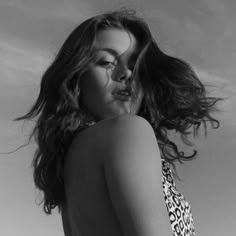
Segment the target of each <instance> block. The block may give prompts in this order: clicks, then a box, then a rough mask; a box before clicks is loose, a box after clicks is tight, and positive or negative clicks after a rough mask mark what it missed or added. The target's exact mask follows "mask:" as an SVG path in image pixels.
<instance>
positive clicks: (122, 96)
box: [114, 93, 131, 101]
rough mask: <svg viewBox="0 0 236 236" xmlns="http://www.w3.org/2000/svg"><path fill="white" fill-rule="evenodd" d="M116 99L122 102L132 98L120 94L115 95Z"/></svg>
mask: <svg viewBox="0 0 236 236" xmlns="http://www.w3.org/2000/svg"><path fill="white" fill-rule="evenodd" d="M114 97H115V98H116V99H118V100H121V101H129V100H130V99H131V96H129V95H124V94H119V93H115V94H114Z"/></svg>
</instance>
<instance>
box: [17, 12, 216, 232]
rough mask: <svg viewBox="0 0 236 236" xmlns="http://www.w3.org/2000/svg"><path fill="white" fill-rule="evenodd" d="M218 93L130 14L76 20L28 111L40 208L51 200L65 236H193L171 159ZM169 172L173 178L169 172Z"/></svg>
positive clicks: (179, 154) (202, 121)
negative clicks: (176, 137)
mask: <svg viewBox="0 0 236 236" xmlns="http://www.w3.org/2000/svg"><path fill="white" fill-rule="evenodd" d="M219 100H220V99H218V98H210V97H207V96H206V91H205V87H204V86H203V84H202V83H201V82H200V81H199V79H198V77H197V76H196V74H195V73H194V71H193V69H192V68H191V67H190V66H189V65H188V64H187V63H186V62H184V61H182V60H180V59H177V58H174V57H171V56H168V55H166V54H165V53H164V52H162V51H161V50H160V48H159V47H158V46H157V44H156V42H155V40H154V38H153V37H152V35H151V32H150V30H149V28H148V26H147V24H146V23H145V22H144V21H143V20H142V19H140V18H139V17H137V16H136V15H135V12H134V11H127V10H120V11H115V12H110V13H105V14H102V15H98V16H95V17H92V18H90V19H88V20H86V21H84V22H83V23H82V24H80V25H79V26H78V27H77V28H76V29H75V30H74V31H73V32H72V33H71V34H70V36H69V37H68V39H67V40H66V41H65V43H64V44H63V46H62V48H61V49H60V51H59V53H58V55H57V56H56V58H55V60H54V61H53V63H52V64H51V65H50V67H49V68H48V69H47V71H46V72H45V74H44V75H43V78H42V81H41V90H40V94H39V97H38V98H37V101H36V103H35V104H34V106H33V107H32V108H31V110H30V111H29V112H28V113H27V114H26V115H25V116H22V117H19V118H17V119H16V120H22V119H31V118H34V117H36V116H37V115H39V117H38V120H37V123H36V126H35V128H34V129H33V131H32V133H31V136H30V138H29V140H30V139H31V137H32V136H34V137H35V139H36V142H37V144H38V149H37V150H36V153H35V157H34V160H33V166H34V181H35V184H36V186H37V187H38V188H39V189H40V190H42V191H43V192H44V199H43V202H44V211H45V213H47V214H51V211H52V209H54V208H55V207H58V209H59V212H61V213H62V220H63V227H64V232H65V235H66V236H78V235H82V236H87V235H89V236H90V235H91V236H93V235H103V236H106V235H109V236H110V235H113V236H116V235H117V236H118V235H119V236H121V235H126V236H131V235H132V236H134V235H135V236H154V235H155V236H158V235H161V236H162V235H187V236H193V235H195V231H194V224H193V218H192V213H191V208H190V205H189V204H188V202H187V201H186V200H185V198H184V196H183V195H182V194H181V193H180V192H179V191H178V190H177V188H176V187H175V183H174V179H173V175H172V170H171V168H170V167H171V166H172V167H173V168H174V173H175V175H176V170H175V164H174V162H176V161H179V162H180V163H182V161H183V160H189V159H191V158H193V157H194V156H195V155H196V151H195V150H194V152H193V154H192V155H191V156H186V155H185V154H184V152H182V151H179V149H178V147H177V145H176V144H175V143H174V142H173V141H171V140H170V138H169V133H168V131H170V130H175V131H176V132H178V133H179V134H180V135H181V137H182V139H183V141H184V142H185V143H186V144H188V142H187V141H188V140H187V135H188V134H189V133H190V128H192V129H193V133H194V135H195V134H197V131H198V129H199V127H200V126H201V124H203V125H204V128H205V129H206V123H207V122H208V121H209V122H210V123H211V125H212V127H213V128H217V127H218V126H219V122H218V121H217V120H216V119H214V118H212V117H211V115H210V113H211V112H212V111H213V110H214V109H215V105H216V102H217V101H219ZM176 176H177V175H176Z"/></svg>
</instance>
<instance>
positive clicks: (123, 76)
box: [117, 66, 132, 83]
mask: <svg viewBox="0 0 236 236" xmlns="http://www.w3.org/2000/svg"><path fill="white" fill-rule="evenodd" d="M117 79H118V81H122V80H125V81H129V82H130V83H131V82H132V70H131V69H130V68H128V67H127V66H122V68H120V70H119V71H118V73H117Z"/></svg>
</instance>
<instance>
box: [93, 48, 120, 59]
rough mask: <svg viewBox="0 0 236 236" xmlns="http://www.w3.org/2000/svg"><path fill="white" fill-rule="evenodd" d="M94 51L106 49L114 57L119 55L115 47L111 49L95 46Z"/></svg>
mask: <svg viewBox="0 0 236 236" xmlns="http://www.w3.org/2000/svg"><path fill="white" fill-rule="evenodd" d="M95 51H106V52H108V53H110V54H112V55H113V56H115V57H117V56H119V53H118V52H117V51H116V50H115V49H112V48H97V49H95Z"/></svg>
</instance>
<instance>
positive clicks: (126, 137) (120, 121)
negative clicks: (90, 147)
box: [100, 115, 159, 156]
mask: <svg viewBox="0 0 236 236" xmlns="http://www.w3.org/2000/svg"><path fill="white" fill-rule="evenodd" d="M102 126H103V127H102V128H104V131H105V130H106V132H103V134H104V137H105V138H101V139H100V140H101V151H102V152H103V154H105V153H106V154H107V155H113V156H115V155H116V154H117V155H120V154H121V152H123V151H124V152H128V150H130V152H132V153H133V154H132V155H135V153H136V152H138V150H140V148H142V149H143V150H146V151H147V153H146V154H147V155H148V153H149V152H152V151H155V152H158V153H159V149H158V145H157V140H156V136H155V133H154V130H153V128H152V126H151V124H150V123H149V122H148V121H147V120H146V119H144V118H142V117H140V116H137V115H122V116H119V117H115V118H112V119H109V120H108V121H106V122H104V123H103V124H102ZM150 147H151V148H150ZM130 154H131V153H130ZM107 155H104V156H107Z"/></svg>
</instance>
